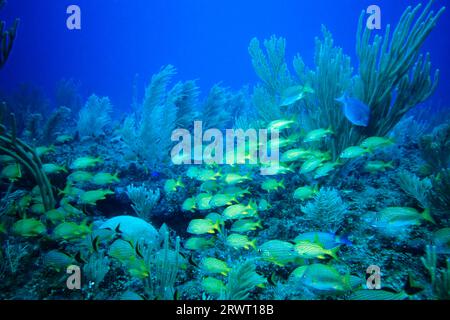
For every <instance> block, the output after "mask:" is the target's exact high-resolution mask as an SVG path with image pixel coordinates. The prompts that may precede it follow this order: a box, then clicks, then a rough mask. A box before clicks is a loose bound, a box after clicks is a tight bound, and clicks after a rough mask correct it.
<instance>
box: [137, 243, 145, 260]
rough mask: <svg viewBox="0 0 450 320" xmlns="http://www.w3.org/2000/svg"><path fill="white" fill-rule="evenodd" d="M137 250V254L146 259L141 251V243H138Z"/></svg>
mask: <svg viewBox="0 0 450 320" xmlns="http://www.w3.org/2000/svg"><path fill="white" fill-rule="evenodd" d="M135 251H136V254H137V256H138V257H139V258H142V259H144V256H143V254H142V252H141V246H140V245H139V243H136V246H135Z"/></svg>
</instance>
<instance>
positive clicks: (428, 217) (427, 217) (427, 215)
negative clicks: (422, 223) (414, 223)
mask: <svg viewBox="0 0 450 320" xmlns="http://www.w3.org/2000/svg"><path fill="white" fill-rule="evenodd" d="M422 217H423V218H424V219H425V220H426V221H429V222H431V223H433V224H436V221H435V220H434V219H433V217H432V216H431V213H430V208H426V209H425V210H424V211H423V212H422Z"/></svg>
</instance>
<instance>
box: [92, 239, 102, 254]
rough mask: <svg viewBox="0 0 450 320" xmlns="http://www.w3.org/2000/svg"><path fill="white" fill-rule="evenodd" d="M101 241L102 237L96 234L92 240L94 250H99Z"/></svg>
mask: <svg viewBox="0 0 450 320" xmlns="http://www.w3.org/2000/svg"><path fill="white" fill-rule="evenodd" d="M99 242H100V237H99V236H96V237H95V238H94V239H93V240H92V248H93V249H94V252H98V247H99Z"/></svg>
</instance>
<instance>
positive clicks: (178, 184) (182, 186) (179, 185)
mask: <svg viewBox="0 0 450 320" xmlns="http://www.w3.org/2000/svg"><path fill="white" fill-rule="evenodd" d="M176 186H177V187H180V188H184V187H185V185H184V183H183V181H181V177H180V178H178V180H177V183H176Z"/></svg>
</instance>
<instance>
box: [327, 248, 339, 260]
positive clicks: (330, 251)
mask: <svg viewBox="0 0 450 320" xmlns="http://www.w3.org/2000/svg"><path fill="white" fill-rule="evenodd" d="M338 250H339V246H337V247H336V248H333V249H330V250H328V252H327V253H328V254H329V255H330V256H331V257H332V258H333V259H335V260H339V258H338V256H337V252H338Z"/></svg>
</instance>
